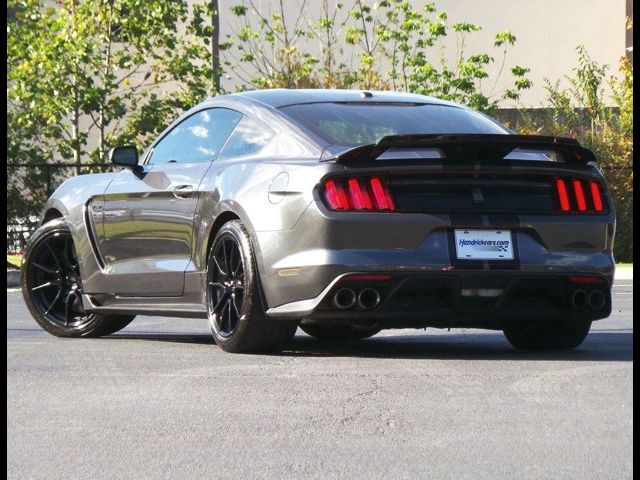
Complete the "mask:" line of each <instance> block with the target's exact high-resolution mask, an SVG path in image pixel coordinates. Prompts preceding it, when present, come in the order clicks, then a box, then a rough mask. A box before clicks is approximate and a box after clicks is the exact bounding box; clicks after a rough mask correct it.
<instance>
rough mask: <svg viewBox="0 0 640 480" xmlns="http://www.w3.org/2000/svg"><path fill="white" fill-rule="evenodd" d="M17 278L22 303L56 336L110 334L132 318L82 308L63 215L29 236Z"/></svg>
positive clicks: (77, 271) (77, 272)
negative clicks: (18, 278)
mask: <svg viewBox="0 0 640 480" xmlns="http://www.w3.org/2000/svg"><path fill="white" fill-rule="evenodd" d="M20 281H21V286H22V296H23V297H24V302H25V304H26V305H27V308H28V309H29V312H31V315H32V316H33V318H34V320H35V321H36V322H37V323H38V325H40V326H41V327H42V328H43V329H44V330H46V331H47V332H49V333H50V334H51V335H55V336H56V337H101V336H104V335H110V334H112V333H115V332H117V331H118V330H121V329H123V328H124V327H126V326H127V325H129V324H130V323H131V321H132V320H133V319H134V318H135V315H103V314H97V313H88V312H85V311H84V307H83V305H82V300H81V298H82V297H81V296H82V277H81V275H80V267H79V264H78V258H77V255H76V252H75V246H74V244H73V238H72V237H71V232H70V231H69V227H68V226H67V224H66V223H65V221H64V219H62V218H58V219H55V220H51V221H50V222H47V223H45V224H44V225H42V226H41V227H40V228H38V230H36V231H35V232H34V234H33V235H32V236H31V238H30V239H29V243H28V245H27V248H26V251H25V254H24V259H23V263H22V272H21V278H20Z"/></svg>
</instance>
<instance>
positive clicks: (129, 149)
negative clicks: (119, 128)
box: [107, 146, 138, 169]
mask: <svg viewBox="0 0 640 480" xmlns="http://www.w3.org/2000/svg"><path fill="white" fill-rule="evenodd" d="M107 158H108V159H109V161H110V162H111V163H113V164H114V165H118V166H120V167H126V168H133V169H135V168H137V167H138V150H137V149H136V147H134V146H126V147H113V148H112V149H111V150H109V153H108V154H107Z"/></svg>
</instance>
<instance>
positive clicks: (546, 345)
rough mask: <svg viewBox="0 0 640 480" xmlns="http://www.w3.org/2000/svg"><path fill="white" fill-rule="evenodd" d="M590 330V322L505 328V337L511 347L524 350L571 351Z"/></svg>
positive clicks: (579, 321) (581, 321)
mask: <svg viewBox="0 0 640 480" xmlns="http://www.w3.org/2000/svg"><path fill="white" fill-rule="evenodd" d="M590 328H591V321H590V320H578V321H573V322H563V323H547V324H544V325H535V326H529V327H526V326H509V327H505V329H504V336H505V337H507V340H509V343H511V345H513V346H514V347H516V348H519V349H522V350H570V349H573V348H576V347H578V346H579V345H580V344H581V343H582V342H583V341H584V339H585V338H586V337H587V335H588V334H589V330H590Z"/></svg>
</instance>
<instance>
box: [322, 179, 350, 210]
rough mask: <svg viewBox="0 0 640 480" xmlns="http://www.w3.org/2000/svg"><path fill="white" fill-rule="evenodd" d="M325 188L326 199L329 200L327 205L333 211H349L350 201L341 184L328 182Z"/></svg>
mask: <svg viewBox="0 0 640 480" xmlns="http://www.w3.org/2000/svg"><path fill="white" fill-rule="evenodd" d="M324 187H325V198H326V199H327V203H328V204H329V207H330V208H331V209H333V210H348V209H349V200H348V198H347V194H346V193H345V192H344V187H343V186H342V185H341V184H339V183H336V182H334V181H333V180H328V181H327V183H325V185H324Z"/></svg>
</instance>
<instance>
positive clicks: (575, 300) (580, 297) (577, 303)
mask: <svg viewBox="0 0 640 480" xmlns="http://www.w3.org/2000/svg"><path fill="white" fill-rule="evenodd" d="M588 304H589V296H588V295H587V292H585V291H584V290H576V291H575V292H573V295H572V296H571V306H572V307H573V308H575V309H577V310H582V309H583V308H585V307H586V306H587V305H588Z"/></svg>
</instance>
